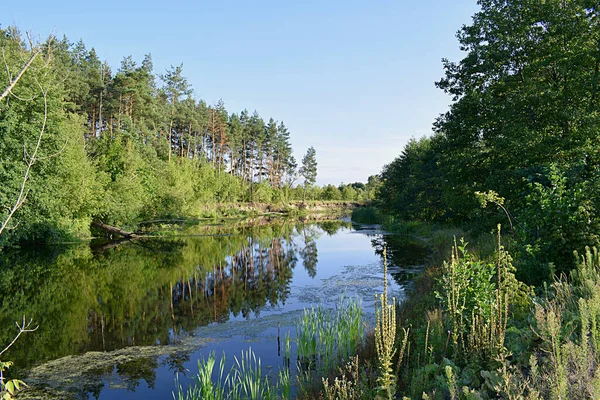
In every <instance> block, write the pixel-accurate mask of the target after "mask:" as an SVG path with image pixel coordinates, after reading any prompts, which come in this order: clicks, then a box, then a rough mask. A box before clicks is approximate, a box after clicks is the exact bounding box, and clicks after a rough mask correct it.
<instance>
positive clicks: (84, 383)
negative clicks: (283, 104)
mask: <svg viewBox="0 0 600 400" xmlns="http://www.w3.org/2000/svg"><path fill="white" fill-rule="evenodd" d="M349 228H350V224H348V223H345V222H342V221H327V222H324V223H320V224H301V223H290V222H286V221H280V222H279V223H274V224H271V225H268V226H262V227H254V228H252V227H240V228H235V229H233V230H230V231H229V232H227V234H223V233H225V232H222V231H219V233H221V234H220V235H216V236H201V237H176V238H162V239H159V240H158V239H154V240H138V241H135V242H122V243H109V244H94V245H93V246H90V245H75V246H62V247H58V246H57V247H51V248H44V249H42V248H38V249H28V250H10V251H6V252H3V253H0V343H8V342H9V341H10V340H11V339H12V337H13V336H14V333H15V332H14V329H11V327H14V322H13V321H15V320H19V319H20V318H21V316H22V315H23V314H25V315H27V316H28V317H32V318H34V320H35V321H36V323H37V324H38V325H39V329H38V330H37V331H36V332H35V333H34V334H30V335H26V336H23V337H21V338H20V339H19V341H18V342H17V344H16V345H15V346H14V347H13V348H11V350H10V353H9V354H6V355H5V356H6V357H3V358H5V359H10V360H13V361H15V365H16V367H17V368H13V369H12V371H11V372H12V373H17V374H19V376H22V374H23V372H24V370H25V369H28V368H30V367H32V366H34V365H39V364H42V363H44V362H45V361H48V360H56V359H59V358H62V357H65V356H67V355H74V354H83V353H87V354H86V355H89V354H92V353H88V352H92V351H99V352H103V353H99V354H103V355H105V358H106V359H102V360H100V361H98V360H96V361H95V364H93V366H86V367H85V368H81V369H82V371H84V372H83V373H81V374H80V376H79V377H78V378H77V379H78V380H81V382H80V384H79V385H78V388H77V390H76V391H77V396H79V397H83V398H87V396H88V395H90V396H92V397H94V398H98V397H99V396H100V393H101V392H103V390H105V388H106V387H107V386H110V387H111V389H115V388H116V387H119V388H122V389H125V390H128V391H136V392H138V393H139V392H144V391H147V390H152V389H154V388H155V387H160V386H161V383H157V380H158V381H159V382H160V379H161V378H160V372H159V376H158V377H157V371H160V370H161V369H162V370H167V371H171V373H170V374H169V375H168V376H167V378H164V377H163V379H167V380H168V382H167V384H168V385H169V392H168V393H170V387H171V386H170V385H171V383H172V379H173V378H172V377H173V374H174V373H175V372H183V371H184V370H185V369H186V367H185V364H186V363H187V364H188V368H189V362H190V352H191V351H188V350H187V349H186V350H185V351H184V350H182V351H178V350H173V349H176V348H178V346H179V347H180V346H181V343H186V338H187V337H189V336H190V335H194V334H195V331H197V330H198V328H199V327H202V326H208V325H211V324H215V323H219V324H221V323H224V322H227V321H231V320H233V319H235V320H252V319H254V318H257V317H259V316H261V315H263V314H265V313H266V312H267V311H269V310H273V309H281V308H283V307H285V306H286V302H287V301H288V300H289V299H290V293H291V290H292V286H291V285H292V278H293V276H294V273H295V270H296V269H297V268H300V269H302V267H303V268H304V269H305V270H306V272H305V274H306V275H308V277H310V278H315V276H316V275H317V265H318V264H319V262H321V264H323V262H325V263H330V262H331V261H330V260H331V259H332V257H333V258H335V257H338V258H339V256H337V255H336V254H337V253H332V252H331V251H329V252H328V253H327V252H326V253H322V254H321V257H319V248H318V246H317V241H318V240H319V237H328V236H333V235H336V233H337V232H338V231H339V230H340V229H344V230H345V231H346V232H347V230H348V229H349ZM367 242H368V239H367ZM337 243H343V241H341V242H340V241H338V242H337ZM384 245H386V246H387V248H388V255H389V257H390V259H391V260H393V261H392V262H393V263H394V264H395V265H405V264H401V263H403V262H404V261H403V257H405V258H406V257H407V256H406V255H405V253H407V251H406V248H405V250H399V247H398V246H404V244H403V243H401V242H396V239H394V236H381V235H376V236H374V237H373V247H374V248H375V253H376V254H380V252H381V251H382V248H383V246H384ZM420 249H422V246H421V247H420ZM361 251H362V250H361ZM365 251H367V252H368V253H370V254H371V256H370V257H372V254H373V249H372V248H369V246H368V244H367V246H366V248H365ZM412 251H413V250H409V251H408V252H412ZM407 260H408V259H406V260H405V261H407ZM411 265H412V264H411ZM321 269H322V265H321ZM328 273H333V270H330V271H328ZM321 274H322V272H319V275H321ZM296 275H298V274H297V271H296ZM308 277H307V278H308ZM310 278H309V279H310ZM321 278H323V276H322V275H321ZM297 279H298V277H297ZM304 284H306V282H304V283H300V282H299V281H297V282H296V283H294V285H304ZM296 295H298V294H296ZM208 329H211V330H212V329H214V328H213V327H212V326H211V327H210V328H208ZM157 345H175V346H171V347H169V349H167V350H164V351H162V350H159V351H158V352H157V351H156V349H157V348H158V349H163V348H166V346H157ZM143 346H148V348H151V349H152V352H151V353H150V354H146V353H141V354H140V353H139V352H138V353H135V354H133V353H132V352H130V351H129V350H132V351H133V350H135V351H137V350H138V349H143ZM140 351H141V350H140ZM107 352H111V353H110V355H107V354H109V353H107ZM98 357H99V358H101V357H100V355H99V356H98ZM191 361H193V363H195V359H194V360H191ZM51 370H52V368H50V372H52V371H51ZM38 375H39V377H40V382H47V380H48V379H50V376H49V375H48V376H46V375H44V374H42V373H40V374H38ZM111 377H112V378H111ZM65 379H67V378H66V377H65ZM107 382H110V383H107ZM142 382H145V384H142ZM162 384H164V382H162ZM73 390H74V389H73Z"/></svg>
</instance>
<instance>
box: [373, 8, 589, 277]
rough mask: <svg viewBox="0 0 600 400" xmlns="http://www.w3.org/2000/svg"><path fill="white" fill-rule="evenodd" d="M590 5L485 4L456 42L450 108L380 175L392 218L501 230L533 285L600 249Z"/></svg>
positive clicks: (448, 86)
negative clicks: (460, 53)
mask: <svg viewBox="0 0 600 400" xmlns="http://www.w3.org/2000/svg"><path fill="white" fill-rule="evenodd" d="M584 3H585V2H580V1H577V2H549V3H548V2H541V3H540V2H516V3H515V2H497V1H491V2H488V1H483V2H479V4H480V6H481V12H479V13H477V14H476V15H475V17H474V19H473V23H472V24H471V25H470V26H465V27H463V28H462V29H461V30H460V31H459V32H458V34H457V37H458V39H459V42H460V46H461V49H462V50H464V51H465V52H466V55H465V57H464V58H463V59H462V60H460V61H459V62H450V61H448V60H444V69H445V76H444V77H443V78H442V79H441V80H440V81H439V82H437V86H438V87H439V88H440V89H442V90H444V91H445V92H446V93H448V94H449V95H451V96H452V99H453V103H452V105H451V107H450V110H449V111H448V112H447V113H445V114H443V115H441V116H440V117H439V118H438V119H437V121H436V122H435V124H434V134H433V136H431V137H426V138H421V139H418V140H417V139H413V140H411V141H410V142H409V143H408V144H407V145H406V147H405V148H404V150H403V151H402V153H401V154H400V156H398V158H396V159H395V160H394V161H393V162H392V163H390V164H389V165H386V166H385V167H384V169H383V171H382V173H381V178H382V184H383V186H382V188H381V190H380V192H379V199H380V205H381V207H382V208H383V209H384V210H385V211H386V212H388V213H390V214H393V215H395V216H397V217H399V218H401V219H405V220H410V219H418V220H424V221H434V222H450V223H453V224H465V223H467V224H470V226H471V227H475V228H478V229H479V230H480V231H489V230H491V229H492V227H494V226H495V225H496V223H498V222H501V223H502V224H503V225H504V228H505V232H507V231H509V232H511V234H512V235H513V237H515V238H516V239H517V240H516V241H515V242H516V243H518V245H517V248H516V249H514V250H515V251H516V256H517V258H518V260H519V261H518V264H519V273H520V274H521V278H523V279H526V280H527V281H530V282H535V281H538V282H539V280H541V279H546V278H548V277H549V274H550V273H551V272H552V271H557V272H560V271H565V270H568V269H570V268H572V267H573V266H574V265H575V259H574V257H573V253H572V252H573V250H579V251H583V249H584V247H585V246H586V245H590V246H591V245H597V244H598V242H599V233H600V224H599V218H598V217H599V211H600V146H599V143H600V91H599V89H600V72H599V71H600V47H599V45H600V18H599V14H598V8H597V5H595V4H592V3H590V2H588V3H586V4H587V5H586V4H584ZM482 206H483V207H482ZM509 220H510V221H509ZM511 225H512V226H514V228H513V229H510V228H511Z"/></svg>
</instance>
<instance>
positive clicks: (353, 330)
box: [296, 296, 364, 376]
mask: <svg viewBox="0 0 600 400" xmlns="http://www.w3.org/2000/svg"><path fill="white" fill-rule="evenodd" d="M363 339H364V322H363V310H362V307H361V304H360V301H359V300H356V299H347V298H345V297H344V296H342V297H341V298H340V299H339V301H338V304H337V306H336V308H335V309H334V310H328V309H325V308H324V307H322V306H318V307H316V308H315V307H311V308H306V309H304V312H303V313H302V316H301V317H300V319H299V320H298V321H297V323H296V341H297V345H298V359H299V369H300V370H301V373H300V375H301V376H306V374H303V373H302V372H303V371H304V372H306V371H308V372H310V371H314V372H317V373H319V374H325V373H327V372H328V371H330V370H332V369H334V368H335V367H336V366H337V365H339V363H340V362H341V361H342V360H345V359H348V358H349V357H351V356H352V355H354V353H355V352H356V350H357V348H358V347H359V346H360V345H361V344H362V343H363ZM309 376H310V374H309Z"/></svg>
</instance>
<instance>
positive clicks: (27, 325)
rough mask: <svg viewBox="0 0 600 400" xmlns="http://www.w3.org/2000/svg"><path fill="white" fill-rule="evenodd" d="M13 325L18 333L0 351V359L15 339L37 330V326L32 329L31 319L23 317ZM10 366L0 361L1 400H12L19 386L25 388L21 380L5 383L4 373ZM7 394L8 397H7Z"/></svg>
mask: <svg viewBox="0 0 600 400" xmlns="http://www.w3.org/2000/svg"><path fill="white" fill-rule="evenodd" d="M15 325H17V328H18V330H19V331H18V332H17V334H16V335H15V337H14V338H13V340H12V342H10V343H9V344H8V346H6V347H5V348H4V350H2V351H0V357H2V354H4V353H6V352H7V351H8V349H10V348H11V347H12V345H13V344H15V343H16V341H17V339H19V337H20V336H21V335H22V334H24V333H27V332H33V331H35V330H37V328H38V326H35V327H32V325H33V319H30V320H29V321H28V320H27V317H25V316H24V315H23V321H22V322H21V323H20V324H19V323H18V322H15ZM11 365H12V363H11V362H2V361H1V360H0V396H2V398H3V399H12V395H13V394H14V393H15V392H16V391H17V390H19V389H20V386H21V385H22V386H27V385H26V384H25V382H23V381H22V380H19V379H12V380H10V381H6V380H5V378H4V371H5V370H6V369H7V368H9V367H10V366H11ZM7 394H8V396H7Z"/></svg>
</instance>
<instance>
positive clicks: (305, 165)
mask: <svg viewBox="0 0 600 400" xmlns="http://www.w3.org/2000/svg"><path fill="white" fill-rule="evenodd" d="M300 175H302V177H303V178H304V192H303V194H302V201H303V202H305V201H306V188H307V186H309V185H313V184H314V183H315V182H316V180H317V152H316V151H315V148H314V147H312V146H310V147H309V148H308V150H307V151H306V154H305V155H304V157H303V158H302V167H301V168H300Z"/></svg>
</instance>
